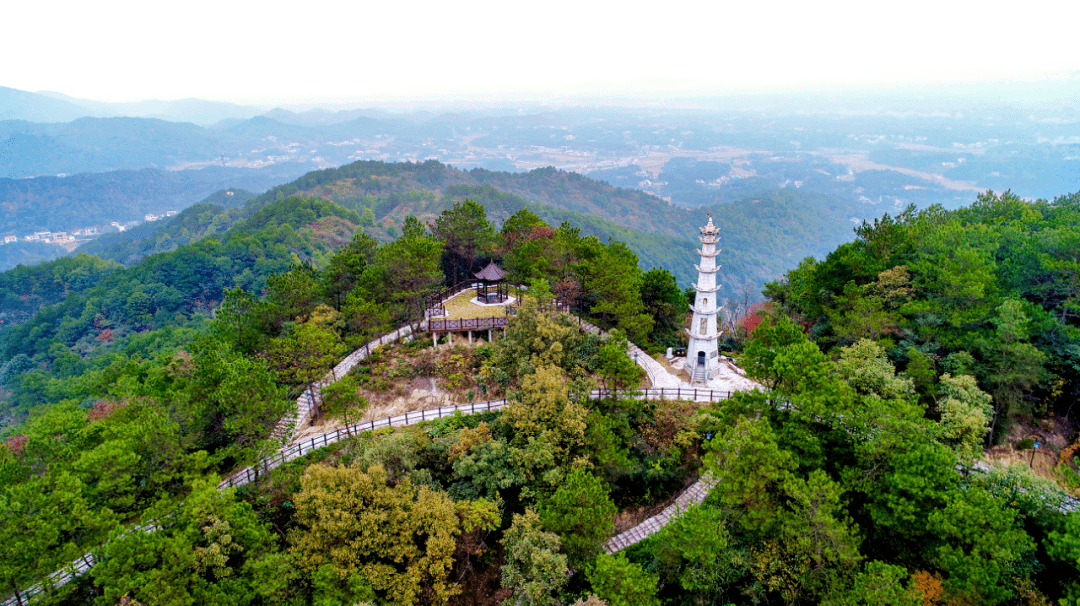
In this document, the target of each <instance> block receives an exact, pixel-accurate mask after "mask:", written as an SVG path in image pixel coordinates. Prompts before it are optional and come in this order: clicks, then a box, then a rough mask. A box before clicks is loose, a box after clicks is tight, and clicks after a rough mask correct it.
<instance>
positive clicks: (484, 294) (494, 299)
mask: <svg viewBox="0 0 1080 606" xmlns="http://www.w3.org/2000/svg"><path fill="white" fill-rule="evenodd" d="M473 275H474V276H476V279H477V280H480V281H479V282H477V283H476V300H477V302H478V303H486V304H489V305H490V304H498V303H505V302H506V299H507V298H508V297H509V293H508V290H507V287H506V282H503V278H504V277H506V270H505V269H503V268H501V267H499V266H498V265H496V264H495V262H494V261H491V262H489V263H488V264H487V267H485V268H484V269H481V270H480V271H478V272H476V273H475V274H473Z"/></svg>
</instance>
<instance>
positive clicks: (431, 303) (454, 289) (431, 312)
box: [424, 280, 476, 318]
mask: <svg viewBox="0 0 1080 606" xmlns="http://www.w3.org/2000/svg"><path fill="white" fill-rule="evenodd" d="M475 282H476V280H463V281H461V282H458V283H457V284H455V285H453V286H448V287H446V288H444V289H443V290H441V291H439V292H437V293H435V294H433V295H431V296H429V297H427V298H426V299H424V314H425V315H426V316H427V317H429V318H431V317H437V316H445V315H446V305H445V303H446V300H447V299H449V298H451V297H453V296H454V295H456V294H458V293H460V292H462V291H465V290H468V289H470V288H472V287H473V284H474V283H475Z"/></svg>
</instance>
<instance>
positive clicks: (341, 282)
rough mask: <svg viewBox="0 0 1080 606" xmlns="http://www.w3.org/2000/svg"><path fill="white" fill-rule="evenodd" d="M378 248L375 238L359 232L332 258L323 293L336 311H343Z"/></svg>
mask: <svg viewBox="0 0 1080 606" xmlns="http://www.w3.org/2000/svg"><path fill="white" fill-rule="evenodd" d="M367 210H370V209H367ZM377 248H378V243H377V242H376V241H375V239H374V238H372V237H371V236H369V235H367V234H365V233H364V232H359V233H357V234H356V235H355V236H353V239H352V241H351V242H349V244H348V245H347V246H344V247H342V248H341V249H340V250H338V251H337V254H335V255H334V256H333V257H331V258H330V263H329V265H327V267H326V270H325V271H323V274H322V291H323V296H324V297H325V298H326V300H327V301H329V302H330V304H331V305H333V306H334V309H338V310H340V309H342V306H343V305H344V304H345V300H346V298H347V297H348V295H349V293H350V291H352V289H353V288H355V287H356V283H357V281H358V280H359V279H360V276H361V275H363V273H364V269H365V268H366V267H367V264H368V263H370V262H371V261H373V260H374V258H375V251H376V249H377Z"/></svg>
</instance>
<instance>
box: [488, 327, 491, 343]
mask: <svg viewBox="0 0 1080 606" xmlns="http://www.w3.org/2000/svg"><path fill="white" fill-rule="evenodd" d="M488 343H491V329H490V328H489V329H488Z"/></svg>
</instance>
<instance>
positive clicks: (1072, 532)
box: [1046, 511, 1080, 606]
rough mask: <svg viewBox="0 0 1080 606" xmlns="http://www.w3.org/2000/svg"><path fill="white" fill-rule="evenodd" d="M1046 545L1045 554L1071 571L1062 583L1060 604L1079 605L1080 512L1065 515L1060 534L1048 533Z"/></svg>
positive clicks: (1065, 605) (1067, 605) (1064, 605)
mask: <svg viewBox="0 0 1080 606" xmlns="http://www.w3.org/2000/svg"><path fill="white" fill-rule="evenodd" d="M1046 543H1047V544H1046V551H1047V553H1049V554H1050V556H1051V557H1053V558H1054V559H1056V560H1059V561H1062V562H1064V563H1065V564H1066V565H1067V566H1068V567H1070V568H1071V569H1072V577H1071V578H1070V579H1069V580H1067V581H1065V583H1064V585H1065V597H1064V598H1062V600H1061V604H1062V605H1063V606H1076V605H1078V604H1080V512H1076V511H1073V512H1071V513H1069V514H1067V515H1066V516H1065V521H1064V524H1062V527H1061V532H1057V531H1052V532H1050V533H1049V535H1048V536H1047V542H1046Z"/></svg>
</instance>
